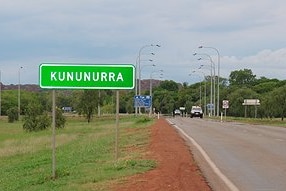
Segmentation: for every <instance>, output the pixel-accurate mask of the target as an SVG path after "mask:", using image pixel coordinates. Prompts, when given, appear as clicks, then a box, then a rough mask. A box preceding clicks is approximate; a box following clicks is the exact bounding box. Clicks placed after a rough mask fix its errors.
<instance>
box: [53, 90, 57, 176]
mask: <svg viewBox="0 0 286 191" xmlns="http://www.w3.org/2000/svg"><path fill="white" fill-rule="evenodd" d="M55 94H56V93H55V90H53V111H52V113H53V114H52V115H53V121H52V134H53V135H52V161H53V162H52V171H53V172H52V178H53V180H55V179H56V96H55Z"/></svg>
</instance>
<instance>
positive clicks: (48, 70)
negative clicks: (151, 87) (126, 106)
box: [40, 63, 135, 89]
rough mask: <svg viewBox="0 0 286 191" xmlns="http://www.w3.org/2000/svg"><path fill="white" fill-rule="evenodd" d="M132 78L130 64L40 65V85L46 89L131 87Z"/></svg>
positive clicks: (133, 73)
mask: <svg viewBox="0 0 286 191" xmlns="http://www.w3.org/2000/svg"><path fill="white" fill-rule="evenodd" d="M134 79H135V67H134V66H133V65H131V64H121V65H119V64H118V65H115V64H109V65H107V64H106V65H103V64H101V65H91V64H49V63H44V64H41V65H40V87H41V88H46V89H133V88H134V86H135V80H134Z"/></svg>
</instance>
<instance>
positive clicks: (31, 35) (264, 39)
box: [0, 0, 286, 84]
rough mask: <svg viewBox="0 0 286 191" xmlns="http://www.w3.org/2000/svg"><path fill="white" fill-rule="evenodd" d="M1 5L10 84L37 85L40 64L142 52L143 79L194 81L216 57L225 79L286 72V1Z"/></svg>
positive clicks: (1, 53)
mask: <svg viewBox="0 0 286 191" xmlns="http://www.w3.org/2000/svg"><path fill="white" fill-rule="evenodd" d="M0 4H1V6H0V71H1V81H2V83H4V84H17V83H19V81H20V83H21V84H38V83H39V65H40V64H41V63H82V64H134V65H136V61H137V59H138V56H139V54H140V66H141V78H142V79H149V78H150V77H152V78H154V79H163V80H174V81H176V82H179V83H183V82H187V83H188V84H192V83H195V82H198V81H200V80H201V79H202V78H203V76H204V75H210V70H211V61H210V58H211V60H212V61H213V63H214V66H215V70H216V74H217V75H218V71H219V73H220V76H221V77H224V78H228V77H229V75H230V73H231V72H232V71H235V70H242V69H251V70H252V72H253V74H254V75H256V76H257V78H260V77H267V78H277V79H280V80H285V79H286V75H285V71H286V23H285V21H286V14H285V13H284V12H285V8H286V1H285V0H276V1H273V0H239V1H238V0H237V1H234V0H156V1H154V0H152V1H151V0H120V1H117V0H80V1H79V0H13V1H11V0H0ZM151 45H160V47H157V46H151ZM199 46H203V48H198V47H199ZM194 53H197V55H196V56H194V55H193V54H194ZM207 55H208V56H207ZM218 55H219V59H218ZM199 58H202V59H201V60H198V59H199ZM150 60H152V61H150ZM218 60H219V62H218ZM201 65H203V66H202V67H201V69H199V68H200V66H201ZM218 66H219V67H218ZM160 70H163V75H160V74H159V73H160V72H159V71H160ZM193 71H195V72H193ZM190 74H191V75H190Z"/></svg>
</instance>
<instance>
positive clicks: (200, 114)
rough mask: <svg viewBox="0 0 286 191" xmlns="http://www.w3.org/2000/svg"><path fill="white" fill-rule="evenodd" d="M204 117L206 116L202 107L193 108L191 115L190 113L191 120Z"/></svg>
mask: <svg viewBox="0 0 286 191" xmlns="http://www.w3.org/2000/svg"><path fill="white" fill-rule="evenodd" d="M203 116H204V113H203V110H202V108H201V107H200V106H192V109H191V113H190V117H191V118H193V117H200V118H203Z"/></svg>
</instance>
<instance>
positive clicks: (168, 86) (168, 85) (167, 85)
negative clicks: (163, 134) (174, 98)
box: [158, 80, 179, 91]
mask: <svg viewBox="0 0 286 191" xmlns="http://www.w3.org/2000/svg"><path fill="white" fill-rule="evenodd" d="M158 88H161V89H164V90H168V91H178V90H179V85H178V83H176V82H174V81H172V80H165V81H163V82H161V83H160V85H159V87H158Z"/></svg>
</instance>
